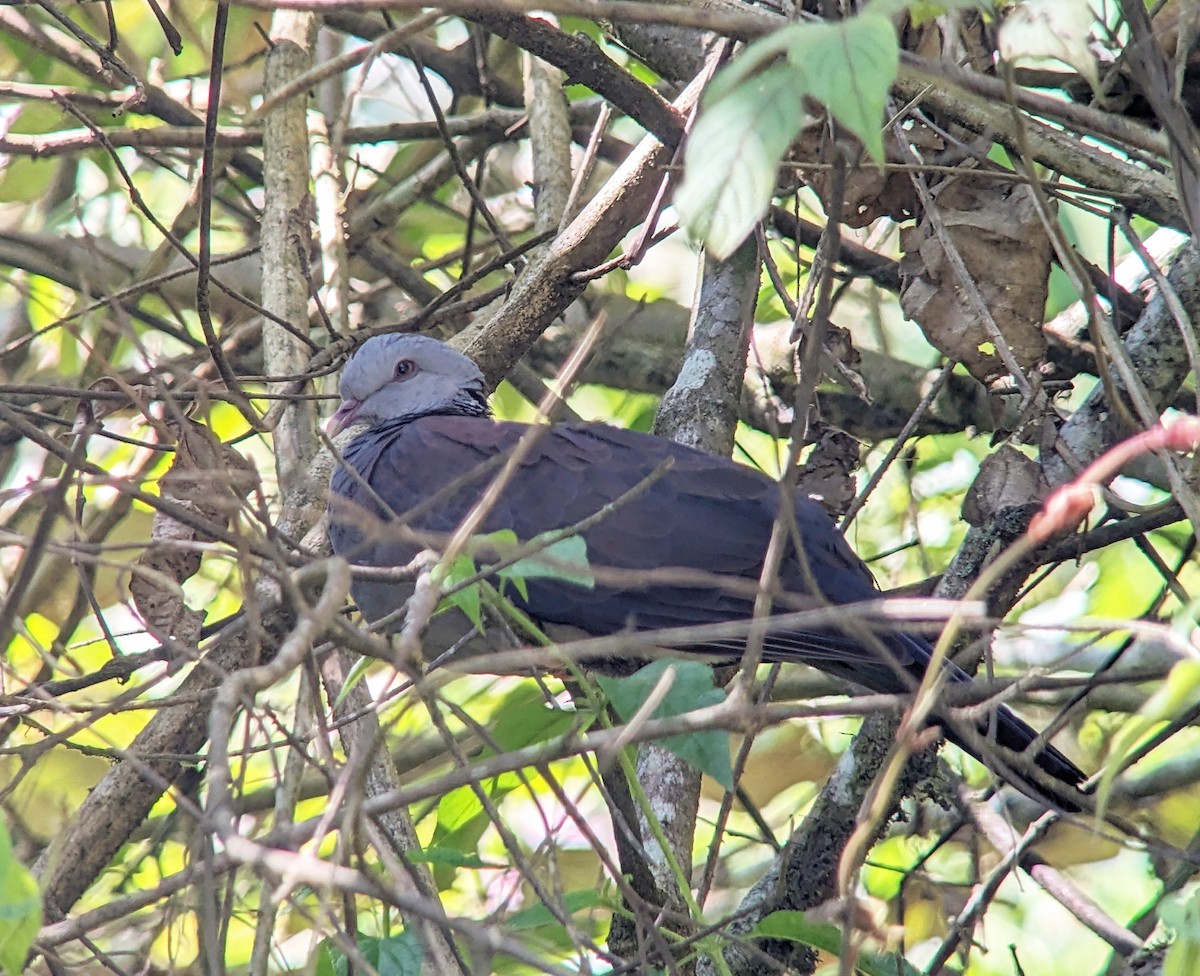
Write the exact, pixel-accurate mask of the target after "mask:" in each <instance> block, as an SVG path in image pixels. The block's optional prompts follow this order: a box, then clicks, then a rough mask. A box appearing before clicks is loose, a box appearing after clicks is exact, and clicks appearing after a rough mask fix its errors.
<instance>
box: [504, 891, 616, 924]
mask: <svg viewBox="0 0 1200 976" xmlns="http://www.w3.org/2000/svg"><path fill="white" fill-rule="evenodd" d="M602 904H604V899H603V898H602V897H601V895H600V892H598V891H593V890H592V889H590V888H589V889H586V890H583V891H568V892H567V893H566V894H564V895H563V898H562V907H563V909H564V910H565V911H566V913H567V914H568V915H574V914H575V913H576V912H582V911H584V910H586V909H588V908H594V907H595V906H597V905H602ZM506 924H507V927H508V928H509V929H511V930H512V931H514V932H526V931H528V930H529V929H536V928H541V927H542V926H543V925H557V924H558V919H557V918H555V917H554V915H553V914H552V913H551V912H550V909H549V908H547V907H546V906H545V905H533V906H532V907H530V908H523V909H521V911H519V912H516V913H515V914H513V915H512V916H511V917H510V918H509V919H508V922H507V923H506Z"/></svg>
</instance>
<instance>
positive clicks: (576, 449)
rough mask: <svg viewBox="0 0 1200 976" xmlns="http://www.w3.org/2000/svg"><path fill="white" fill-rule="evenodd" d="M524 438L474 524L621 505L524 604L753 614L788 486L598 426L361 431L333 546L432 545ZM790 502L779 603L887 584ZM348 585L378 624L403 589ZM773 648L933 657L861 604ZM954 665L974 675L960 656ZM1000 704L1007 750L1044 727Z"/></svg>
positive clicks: (1072, 774)
mask: <svg viewBox="0 0 1200 976" xmlns="http://www.w3.org/2000/svg"><path fill="white" fill-rule="evenodd" d="M522 437H533V438H534V439H533V441H532V442H531V443H530V444H528V445H527V453H525V455H524V457H523V459H522V461H521V463H520V465H519V466H518V467H517V469H516V471H515V472H514V473H513V475H512V477H511V478H510V479H509V480H508V482H507V483H506V485H505V487H504V489H503V491H501V493H500V494H499V496H498V497H497V499H496V501H495V504H494V505H493V506H492V507H491V508H490V510H489V511H488V513H487V516H486V518H485V519H484V521H483V523H482V526H481V528H480V530H479V531H480V533H488V532H493V531H496V530H499V529H511V530H512V531H513V532H515V533H516V535H517V538H518V539H519V540H520V541H521V542H528V541H529V540H531V539H534V538H535V537H536V536H539V535H541V534H542V533H545V532H550V531H554V530H558V529H563V528H566V527H569V526H572V525H575V524H577V523H580V522H582V521H584V520H586V519H589V518H591V517H592V516H594V515H596V514H597V513H599V512H601V511H602V510H604V509H605V507H606V506H610V505H611V506H613V507H612V509H611V511H608V512H607V513H606V514H605V515H604V516H603V517H602V518H600V519H599V520H598V521H596V522H595V523H594V524H592V525H591V526H590V527H588V528H586V529H585V530H584V531H583V532H582V535H583V537H584V539H585V540H586V542H587V555H588V562H589V565H590V566H591V567H592V568H593V570H595V571H596V572H597V575H600V576H601V581H599V582H598V583H597V585H596V586H595V587H594V588H592V589H587V588H584V587H581V586H577V585H573V584H571V583H568V582H565V581H561V580H552V579H542V578H530V579H528V580H526V585H527V587H528V597H527V598H526V599H521V598H519V597H516V598H514V602H516V603H518V605H520V606H522V608H523V609H524V610H525V611H526V612H528V613H529V614H530V615H531V616H532V617H533V618H535V619H536V620H538V621H541V622H542V623H543V624H562V625H568V626H570V627H572V628H576V629H578V630H580V631H582V632H584V633H587V634H593V635H607V634H613V633H618V632H620V631H621V630H623V629H626V628H635V629H638V630H651V629H655V630H656V629H662V628H674V627H695V626H697V625H703V624H713V623H722V622H727V621H732V620H745V619H748V618H749V617H750V616H751V615H752V613H753V586H754V584H756V582H757V580H758V578H759V575H760V573H761V570H762V565H763V558H764V554H765V552H766V550H767V546H768V543H769V540H770V537H771V532H772V527H773V525H774V522H775V519H776V516H777V513H778V511H779V502H780V498H781V493H780V488H779V486H778V484H777V483H776V482H775V481H773V480H772V479H771V478H768V477H767V476H765V475H763V474H761V473H759V472H757V471H754V470H752V469H750V468H747V467H745V466H743V465H739V464H735V463H734V462H733V461H730V460H728V459H724V458H719V457H714V456H712V455H708V454H703V453H701V452H698V451H695V450H692V449H690V448H686V447H683V446H680V445H677V444H674V443H672V442H669V441H664V440H661V439H659V438H655V437H651V436H648V435H645V434H639V433H635V432H631V431H625V430H620V429H617V428H611V427H605V426H600V425H580V426H572V425H561V426H557V427H552V428H539V429H536V431H534V432H532V433H531V429H530V428H529V427H528V426H526V425H522V424H509V423H497V422H494V421H491V420H487V419H485V418H473V417H458V416H428V417H423V418H420V419H418V420H415V421H411V422H405V423H397V424H393V425H391V426H384V427H378V428H375V429H373V430H371V431H368V432H367V433H366V434H364V435H362V436H360V437H359V438H357V439H356V440H355V441H354V442H353V444H352V445H351V446H350V448H349V449H348V450H347V452H346V460H347V462H348V463H349V464H350V466H351V467H352V468H353V469H354V471H355V473H351V472H349V471H347V470H344V469H343V470H339V471H338V472H336V473H335V475H334V479H333V491H334V496H333V499H332V501H331V527H330V535H331V539H332V541H333V545H334V550H335V552H338V553H339V554H341V555H344V556H346V557H347V558H350V559H351V560H352V561H355V562H362V563H366V564H368V565H375V566H397V565H403V564H405V563H407V562H408V561H409V560H410V559H411V558H412V557H413V556H414V555H415V554H416V553H417V552H418V551H419V550H420V549H421V548H424V544H423V543H422V541H420V540H418V539H415V538H413V537H412V536H411V535H409V534H406V532H407V531H408V530H420V531H421V532H425V533H440V534H443V535H446V534H449V533H451V532H453V531H454V530H455V529H456V528H457V527H458V525H459V523H460V522H462V520H463V519H464V518H465V517H466V516H467V514H468V513H469V512H470V510H471V509H472V508H473V507H474V505H475V504H476V503H477V502H478V500H479V498H480V496H481V495H482V494H483V492H484V491H485V489H486V488H487V486H488V485H489V484H490V483H491V482H492V480H493V479H494V478H495V477H496V476H497V475H498V473H499V471H500V466H501V463H502V461H503V460H504V459H505V458H507V457H508V456H509V454H510V453H511V452H513V451H514V450H516V449H517V446H518V443H519V442H520V441H521V439H522ZM652 478H653V479H654V480H652V481H651V482H650V483H648V484H647V479H652ZM631 493H634V494H633V495H631ZM627 496H629V497H627ZM787 514H788V515H789V516H792V517H793V518H794V524H793V525H791V526H790V531H789V539H790V542H789V545H788V546H787V547H786V549H785V550H784V553H783V557H782V560H781V562H780V567H779V573H778V577H779V583H780V588H781V591H782V594H783V598H781V600H780V603H781V604H783V605H784V606H785V608H786V607H791V608H796V607H800V608H804V607H817V606H827V605H830V604H832V605H837V606H842V605H846V604H853V603H855V602H858V601H862V600H869V599H872V598H873V597H875V596H877V591H876V589H875V584H874V580H873V579H872V577H871V574H870V572H869V571H868V570H867V568H866V567H865V566H864V565H863V563H862V562H861V561H860V560H859V559H858V557H857V556H855V555H854V553H853V552H852V551H851V550H850V548H849V546H847V544H846V543H845V541H844V540H843V538H842V536H841V534H840V533H839V532H838V531H837V529H836V527H835V526H834V524H833V522H832V521H831V520H830V519H829V517H828V516H827V515H826V514H825V512H824V511H823V510H822V509H821V508H820V507H819V506H818V505H816V504H815V503H814V502H811V501H809V500H808V499H804V498H793V499H790V505H789V511H788V512H787ZM797 543H798V544H797ZM647 572H653V573H654V574H664V573H666V574H671V573H672V572H673V573H675V574H676V578H666V579H664V577H663V576H662V575H656V576H655V578H654V579H647V578H646V576H645V574H646V573H647ZM682 577H688V578H687V579H684V578H682ZM719 578H724V579H725V580H727V581H728V582H729V584H731V585H722V582H721V581H720V579H719ZM510 595H511V593H510ZM354 596H355V599H356V600H357V601H358V603H359V606H360V608H361V609H362V611H363V613H364V615H365V616H366V617H367V618H368V619H380V618H382V617H384V616H386V615H387V614H389V613H391V612H393V611H394V610H396V609H398V608H399V607H400V605H401V604H402V602H403V600H404V596H405V595H404V591H403V589H402V588H401V587H399V586H397V585H395V584H387V583H368V582H364V581H358V582H356V583H355V586H354ZM856 628H857V629H856ZM689 649H690V650H695V651H701V652H707V653H710V654H716V655H720V656H721V657H722V658H723V659H725V660H730V661H734V660H736V659H737V658H738V657H739V656H740V654H741V644H740V642H737V641H734V642H717V643H697V644H694V645H689ZM763 650H764V655H763V656H764V659H765V660H768V661H795V662H802V663H807V664H812V665H814V666H816V667H818V668H821V669H822V670H825V671H829V672H831V673H833V674H835V675H838V676H840V677H843V678H847V679H849V680H851V681H854V682H856V683H858V684H861V685H864V686H866V687H868V688H871V689H873V690H876V691H883V692H894V691H905V690H908V689H910V688H911V687H913V684H914V682H915V680H916V679H919V677H920V675H921V674H922V673H923V672H924V669H925V666H926V665H927V664H928V662H929V658H930V653H931V649H930V646H929V644H928V642H926V641H925V640H924V639H923V638H920V637H917V636H913V635H909V634H902V633H897V632H883V633H878V634H876V633H873V632H870V631H868V630H866V629H865V626H864V621H863V619H862V615H861V614H855V613H854V612H853V610H852V609H847V610H846V611H845V614H844V617H843V619H842V620H841V621H840V622H839V623H838V624H834V625H830V626H825V627H821V628H819V629H817V628H813V629H803V630H800V629H794V628H788V629H783V628H772V629H771V630H770V632H769V633H768V634H767V636H766V638H765V640H764V648H763ZM949 677H950V679H951V680H955V681H965V680H969V678H968V677H967V675H966V674H965V673H963V672H962V671H960V670H958V669H956V668H951V669H950V672H949ZM906 679H907V680H906ZM995 715H996V721H997V729H998V732H997V738H998V741H999V742H1000V744H1001V745H1004V746H1006V747H1009V748H1012V749H1014V750H1018V751H1020V750H1022V749H1024V747H1025V746H1027V745H1029V744H1030V743H1032V742H1033V741H1034V739H1035V738H1036V733H1035V732H1034V730H1033V729H1031V728H1030V727H1029V726H1028V725H1026V724H1025V723H1024V722H1022V721H1021V720H1020V719H1019V718H1018V717H1017V716H1016V715H1014V714H1013V713H1012V712H1010V711H1008V710H1007V709H1003V708H1002V709H998V710H997V711H996V713H995ZM960 744H965V745H967V746H968V750H969V751H975V750H974V749H971V748H970V744H969V743H961V741H960ZM1037 763H1038V765H1039V766H1041V767H1042V768H1043V769H1044V770H1045V771H1046V772H1048V773H1050V774H1051V775H1052V776H1054V777H1055V778H1056V779H1060V780H1063V781H1065V782H1070V783H1077V782H1079V781H1080V780H1081V778H1082V773H1080V772H1079V770H1078V769H1076V768H1075V767H1074V766H1073V765H1072V764H1071V763H1070V761H1069V760H1067V759H1066V758H1065V757H1064V756H1062V754H1061V753H1059V752H1057V751H1056V750H1054V749H1053V748H1050V747H1047V748H1045V749H1044V750H1042V751H1041V753H1040V754H1039V755H1038V757H1037ZM1034 790H1035V792H1036V788H1034Z"/></svg>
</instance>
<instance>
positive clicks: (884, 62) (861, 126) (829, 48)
mask: <svg viewBox="0 0 1200 976" xmlns="http://www.w3.org/2000/svg"><path fill="white" fill-rule="evenodd" d="M805 26H806V27H807V28H808V29H807V30H805V31H804V32H803V33H802V34H799V35H798V37H797V41H796V43H794V44H792V45H791V47H790V48H789V49H788V60H789V61H790V62H791V64H793V65H794V66H795V67H796V69H797V70H798V71H800V72H801V73H802V74H803V76H804V91H805V94H807V95H809V96H811V97H812V98H815V99H816V100H817V101H819V102H820V103H821V104H822V105H824V106H825V107H826V108H828V109H829V112H830V114H831V115H833V117H834V118H835V119H837V120H838V121H839V122H840V123H841V124H842V125H844V126H845V127H846V128H847V129H849V130H850V131H851V132H852V133H854V135H856V136H857V137H858V138H859V140H860V141H861V142H862V144H863V145H864V146H865V147H866V149H867V152H869V153H870V154H871V158H872V159H874V160H875V161H876V162H878V163H882V162H883V160H884V155H883V133H882V126H883V110H884V108H885V107H886V105H887V97H888V90H889V89H890V88H891V86H892V82H893V81H895V80H896V72H897V71H898V70H899V68H900V45H899V43H898V42H897V41H896V31H895V29H894V28H893V27H892V23H891V21H890V20H888V19H887V18H886V17H883V16H880V15H879V14H872V13H869V12H868V13H864V14H859V15H858V16H857V17H850V18H848V19H846V20H843V21H839V22H838V23H836V24H808V25H805Z"/></svg>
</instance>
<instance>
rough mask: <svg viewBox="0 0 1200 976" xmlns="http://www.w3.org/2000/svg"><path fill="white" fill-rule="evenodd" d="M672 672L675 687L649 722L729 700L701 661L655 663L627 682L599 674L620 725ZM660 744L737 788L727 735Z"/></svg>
mask: <svg viewBox="0 0 1200 976" xmlns="http://www.w3.org/2000/svg"><path fill="white" fill-rule="evenodd" d="M668 670H670V671H671V672H672V675H671V678H670V681H671V686H670V688H669V689H668V690H667V693H666V694H665V695H664V696H663V699H662V701H661V702H659V704H658V707H657V708H655V709H654V712H653V713H652V714H651V716H650V717H651V718H670V717H671V716H673V715H683V714H686V713H687V712H690V711H694V710H695V709H698V708H705V707H707V706H709V705H717V704H719V703H720V702H722V701H724V700H725V695H724V693H723V692H722V691H721V690H720V689H718V688H715V687H713V677H712V668H710V667H709V666H708V665H707V664H701V663H700V662H698V661H666V660H662V661H654V662H653V663H651V664H647V665H646V666H645V667H644V668H642V669H641V670H639V671H637V672H635V673H634V674H631V675H629V676H628V677H626V678H606V677H604V676H597V678H596V680H597V681H598V682H599V684H600V687H601V688H602V689H604V693H605V694H606V695H607V696H608V700H609V701H610V702H612V706H613V708H615V709H616V710H617V714H618V715H620V716H621V719H622V721H625V722H628V721H629V720H630V719H631V718H633V716H634V715H636V714H637V711H638V709H639V708H641V707H642V704H643V702H645V701H646V699H647V698H648V697H649V696H650V694H651V693H652V692H653V691H654V690H655V689H656V688H657V687H658V685H659V682H660V681H663V680H664V676H665V675H666V672H667V671H668ZM659 745H661V746H662V747H663V748H664V749H667V750H669V751H670V752H673V753H674V754H675V755H677V756H678V757H679V758H680V759H682V760H684V761H685V762H688V763H691V764H692V765H693V766H695V767H696V768H697V769H699V770H700V771H701V772H704V773H707V774H708V775H709V776H711V777H712V778H713V779H715V780H716V781H717V782H718V783H720V784H721V785H722V786H723V787H725V789H727V790H732V789H733V766H732V764H731V763H730V761H729V733H728V732H725V731H724V730H722V729H710V730H707V731H703V732H690V733H688V734H686V735H672V736H668V737H667V738H665V739H662V740H661V741H660V742H659Z"/></svg>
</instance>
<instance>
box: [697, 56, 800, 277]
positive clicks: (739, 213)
mask: <svg viewBox="0 0 1200 976" xmlns="http://www.w3.org/2000/svg"><path fill="white" fill-rule="evenodd" d="M800 84H801V78H800V76H799V75H798V74H797V72H795V71H794V70H792V69H791V68H790V67H789V66H788V65H787V64H776V65H773V66H771V67H769V68H767V69H766V70H765V71H763V72H761V73H760V74H757V75H755V76H754V77H752V78H750V79H748V80H747V81H746V82H745V83H744V84H741V85H739V86H737V87H736V88H734V89H733V90H732V91H730V92H729V93H728V94H727V95H726V96H725V97H724V98H722V99H721V100H720V101H718V102H716V103H715V104H713V105H711V106H710V107H708V108H706V109H705V110H704V111H702V112H701V113H700V117H699V118H698V119H697V121H696V125H695V128H694V129H693V130H692V134H691V136H690V137H689V138H688V144H687V151H686V153H685V155H684V178H683V183H682V184H681V185H680V187H679V189H678V190H677V191H676V193H675V209H676V210H677V211H678V213H679V219H680V222H681V223H682V224H683V225H684V226H685V227H686V228H687V229H688V231H689V232H690V233H691V235H692V236H693V237H695V238H696V239H698V240H702V241H703V242H704V244H705V247H706V248H707V249H708V251H709V253H710V254H712V255H713V256H714V257H717V258H725V257H728V256H729V255H730V254H732V253H733V251H734V250H735V249H736V248H737V246H738V245H739V244H741V243H742V241H744V240H745V239H746V237H747V236H748V235H749V234H750V233H751V232H752V231H753V230H754V228H755V226H756V225H757V224H758V222H759V220H761V219H762V216H763V214H765V213H766V212H767V208H768V207H769V206H770V205H771V196H772V194H773V193H774V191H775V173H776V170H777V169H778V167H779V161H780V159H782V158H783V154H784V152H786V151H787V147H788V146H789V145H790V144H791V141H792V140H793V139H794V138H795V137H796V134H797V133H798V132H799V131H800V128H801V126H802V125H803V123H804V120H805V118H806V115H805V111H804V105H803V102H802V100H801V96H802V94H803V91H802V90H801V87H800Z"/></svg>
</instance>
